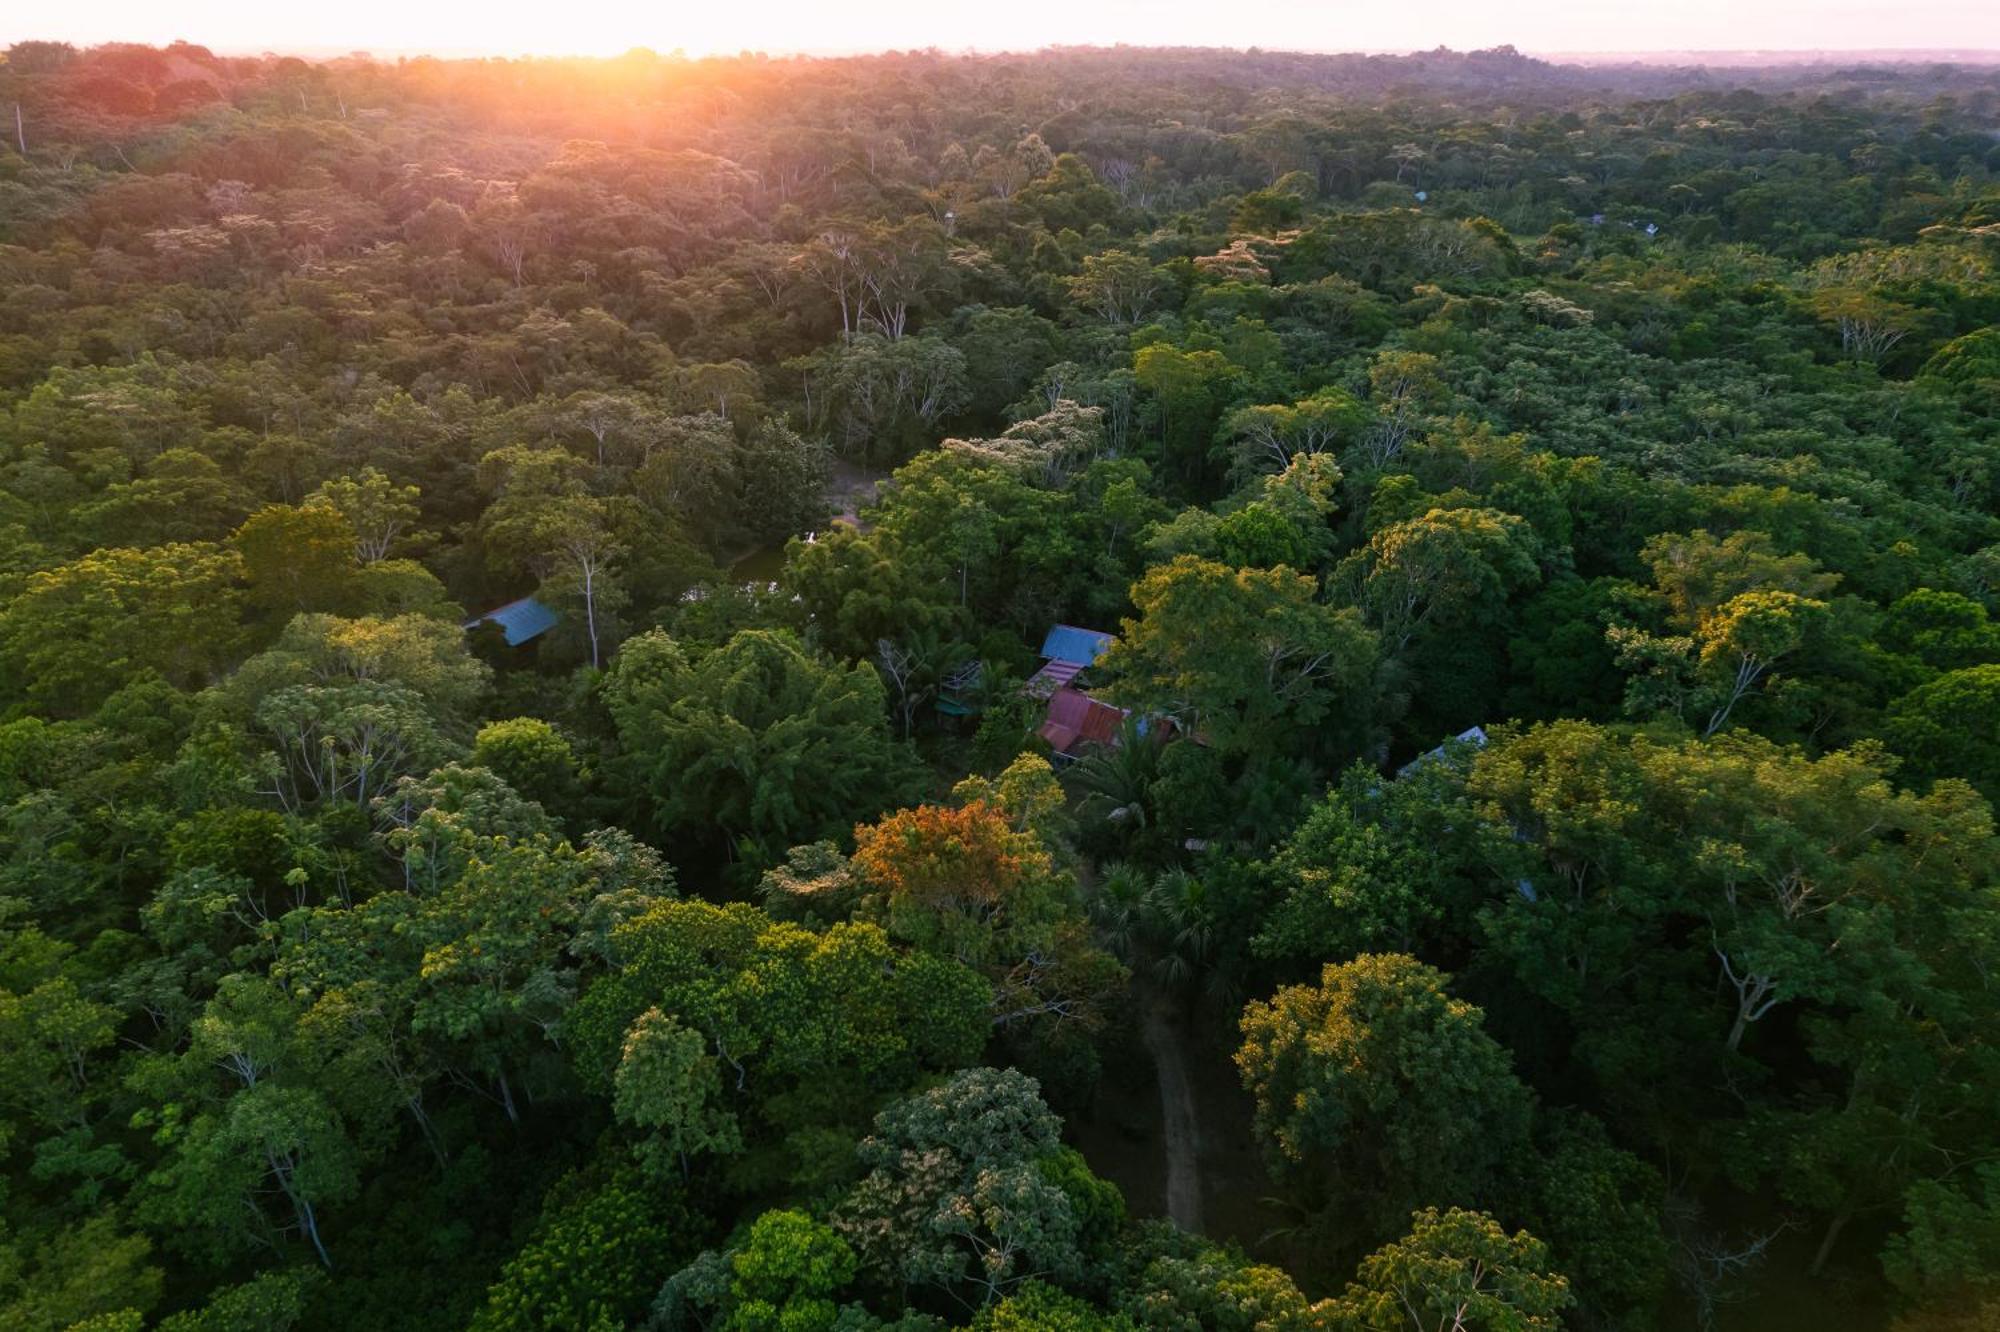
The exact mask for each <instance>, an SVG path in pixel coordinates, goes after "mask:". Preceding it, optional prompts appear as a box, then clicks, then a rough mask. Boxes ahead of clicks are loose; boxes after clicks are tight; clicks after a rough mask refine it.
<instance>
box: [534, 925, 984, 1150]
mask: <svg viewBox="0 0 2000 1332" xmlns="http://www.w3.org/2000/svg"><path fill="white" fill-rule="evenodd" d="M605 952H606V954H607V955H608V959H609V960H610V962H611V964H612V969H611V971H610V973H609V974H608V975H606V976H604V977H602V978H601V979H599V980H598V981H597V982H596V983H595V984H593V985H592V986H591V987H590V988H589V990H588V991H586V993H585V994H584V996H583V998H582V999H581V1000H580V1001H579V1003H578V1004H577V1006H576V1010H575V1012H574V1014H573V1015H571V1016H570V1017H569V1018H568V1019H567V1021H566V1023H565V1026H564V1031H565V1033H566V1039H567V1041H568V1043H569V1048H570V1049H571V1051H572V1056H573V1058H574V1060H575V1062H576V1065H577V1068H578V1071H579V1073H580V1074H581V1075H582V1076H583V1078H584V1080H585V1082H586V1084H587V1085H589V1086H592V1087H596V1088H603V1089H606V1090H610V1091H611V1092H612V1093H613V1095H614V1097H615V1098H618V1099H619V1100H621V1101H622V1103H623V1104H624V1106H625V1109H626V1112H627V1113H628V1115H630V1116H633V1117H634V1122H635V1123H642V1124H643V1121H644V1120H646V1119H653V1118H658V1119H659V1121H660V1122H659V1123H658V1124H656V1125H650V1127H657V1128H663V1129H675V1128H678V1129H680V1130H682V1131H684V1132H687V1133H688V1134H689V1135H690V1136H689V1137H688V1139H687V1141H688V1142H689V1143H690V1144H692V1143H693V1142H694V1136H693V1135H699V1136H700V1137H702V1138H705V1139H707V1140H708V1141H709V1143H710V1144H711V1145H712V1147H713V1149H714V1150H718V1151H728V1150H732V1149H731V1148H730V1147H728V1145H727V1141H728V1134H729V1132H730V1123H729V1120H730V1119H731V1118H732V1117H733V1119H734V1123H735V1126H736V1127H738V1128H740V1130H741V1136H742V1140H743V1142H744V1143H745V1144H746V1145H747V1146H748V1147H750V1148H751V1149H752V1150H753V1151H762V1152H763V1153H764V1154H765V1162H766V1166H765V1168H767V1169H768V1168H771V1166H772V1165H773V1164H776V1165H780V1166H782V1168H783V1169H784V1170H785V1171H786V1172H788V1173H792V1174H795V1175H796V1176H797V1177H799V1178H802V1179H808V1180H816V1179H823V1178H825V1177H826V1176H827V1175H828V1174H829V1173H833V1172H836V1171H837V1170H838V1169H840V1168H841V1163H839V1162H831V1161H827V1160H824V1159H822V1158H823V1156H824V1150H825V1136H824V1135H825V1134H826V1133H827V1131H828V1130H829V1129H833V1128H838V1127H841V1126H852V1127H859V1126H861V1125H864V1124H865V1123H866V1122H867V1116H868V1115H869V1114H870V1113H872V1112H873V1110H874V1109H875V1108H876V1107H877V1106H878V1105H879V1104H880V1098H881V1097H883V1096H885V1095H893V1094H896V1093H898V1092H901V1091H903V1090H905V1089H906V1088H907V1087H909V1086H910V1085H911V1084H912V1083H913V1082H914V1081H916V1079H918V1078H919V1077H921V1076H923V1075H924V1074H925V1073H926V1072H937V1071H945V1070H950V1069H955V1068H958V1067H961V1066H962V1065H964V1064H966V1063H968V1062H970V1061H971V1060H972V1059H973V1058H975V1057H976V1056H977V1054H978V1052H979V1051H980V1049H981V1048H982V1047H983V1045H984V1043H985V1039H986V1033H987V1031H988V1030H989V1027H990V1021H991V1019H990V1016H989V1009H990V1003H991V992H990V990H989V989H988V987H987V986H986V984H985V982H984V981H982V980H981V979H980V978H979V976H978V975H977V974H976V973H974V972H972V971H971V970H969V969H968V968H965V967H962V966H960V965H959V964H957V963H955V962H951V961H948V960H946V959H943V958H938V957H933V956H931V955H929V954H924V953H903V952H900V951H899V950H897V949H896V948H895V947H894V946H893V945H892V944H891V943H890V941H889V939H888V937H887V936H886V935H885V934H883V933H882V931H881V930H880V929H879V928H877V927H875V926H873V925H856V924H849V923H845V922H843V923H840V924H836V925H833V926H831V927H830V928H828V929H826V930H824V931H818V930H811V929H805V928H802V927H800V926H797V925H790V924H783V923H779V922H775V921H772V920H771V919H770V918H769V917H767V916H765V915H763V914H762V913H761V912H759V911H757V910H755V909H754V908H752V907H749V906H747V905H744V904H741V903H739V904H736V905H734V906H730V907H716V906H711V905H709V904H707V903H704V902H656V903H654V904H652V905H651V906H649V907H647V908H646V909H645V910H644V911H643V912H641V913H639V914H636V915H634V916H632V917H631V918H630V919H628V920H626V921H624V922H623V923H621V924H619V925H617V926H615V927H614V928H613V929H612V930H611V931H610V934H609V936H608V938H607V939H606V940H605ZM689 1032H692V1033H696V1034H697V1035H698V1037H699V1039H700V1041H701V1051H702V1055H703V1056H704V1057H705V1058H710V1059H713V1060H715V1061H716V1063H715V1065H714V1074H715V1076H716V1077H717V1078H719V1079H720V1091H721V1096H720V1100H719V1101H718V1100H716V1098H715V1097H714V1095H713V1093H714V1090H715V1088H714V1085H713V1084H712V1083H710V1082H709V1081H708V1074H707V1071H706V1070H707V1069H708V1068H709V1067H710V1066H709V1065H707V1064H705V1063H703V1062H701V1060H700V1059H697V1058H696V1057H695V1047H694V1045H693V1043H691V1042H689V1041H688V1040H687V1039H686V1036H685V1034H684V1033H689ZM635 1035H636V1037H637V1042H638V1043H637V1045H636V1046H635V1045H634V1038H635ZM666 1075H671V1077H667V1076H666ZM663 1078H664V1079H665V1080H664V1081H663ZM670 1110H671V1111H674V1112H676V1113H675V1114H674V1115H669V1114H667V1113H665V1112H667V1111H670ZM690 1149H692V1148H690ZM774 1152H775V1154H776V1158H777V1159H776V1161H775V1162H773V1160H772V1156H773V1153H774Z"/></svg>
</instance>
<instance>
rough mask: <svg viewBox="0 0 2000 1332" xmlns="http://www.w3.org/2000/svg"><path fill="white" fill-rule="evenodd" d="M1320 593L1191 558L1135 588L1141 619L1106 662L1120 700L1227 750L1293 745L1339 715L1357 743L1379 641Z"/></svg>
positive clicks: (1296, 579) (1284, 573) (1299, 577)
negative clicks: (1175, 721) (1167, 717)
mask: <svg viewBox="0 0 2000 1332" xmlns="http://www.w3.org/2000/svg"><path fill="white" fill-rule="evenodd" d="M1318 586H1319V585H1318V583H1317V582H1316V581H1315V580H1314V579H1312V578H1310V577H1308V576H1306V575H1304V574H1300V573H1295V572H1293V571H1292V570H1290V569H1287V568H1283V567H1280V568H1277V569H1231V568H1229V567H1227V566H1226V565H1222V564H1218V563H1216V562H1214V561H1212V560H1203V559H1199V558H1197V557H1195V556H1192V555H1183V556H1181V557H1179V558H1178V559H1175V560H1174V561H1173V562H1171V563H1169V564H1166V565H1159V566H1155V567H1154V568H1151V569H1149V570H1147V571H1146V573H1145V575H1144V576H1143V577H1142V578H1140V580H1139V581H1138V583H1136V584H1135V585H1134V586H1133V588H1132V604H1133V606H1134V607H1136V608H1137V610H1138V612H1139V618H1138V619H1136V620H1126V621H1125V623H1124V632H1123V633H1122V634H1121V635H1120V636H1119V638H1118V641H1117V642H1116V643H1115V644H1114V645H1113V646H1112V649H1111V651H1110V652H1109V653H1107V654H1106V656H1105V658H1104V660H1103V661H1102V662H1101V663H1100V665H1101V666H1102V667H1103V668H1104V669H1105V670H1106V671H1107V672H1109V673H1111V674H1112V675H1113V676H1114V677H1115V679H1116V681H1117V684H1116V689H1117V691H1118V694H1119V697H1121V698H1123V699H1124V700H1126V701H1128V702H1129V703H1131V704H1132V705H1134V706H1137V707H1142V708H1149V709H1154V710H1157V711H1160V712H1164V713H1167V714H1169V715H1172V716H1174V717H1176V718H1177V719H1179V720H1180V721H1181V723H1182V724H1183V725H1184V726H1186V727H1188V728H1189V729H1191V730H1193V731H1195V732H1196V733H1198V734H1201V735H1203V736H1204V737H1205V738H1206V739H1208V740H1209V741H1210V742H1211V743H1213V744H1214V745H1216V746H1217V747H1219V748H1221V749H1224V750H1228V751H1232V752H1250V751H1253V750H1257V749H1260V748H1262V747H1266V746H1275V747H1278V748H1289V747H1292V746H1293V745H1296V744H1297V743H1298V740H1297V737H1300V736H1301V734H1302V733H1305V732H1309V730H1310V728H1312V727H1315V726H1316V725H1318V724H1319V723H1321V722H1323V721H1325V720H1327V719H1328V718H1329V716H1334V717H1336V718H1337V719H1338V720H1340V721H1344V722H1345V723H1346V726H1347V728H1349V732H1348V733H1349V734H1352V733H1353V731H1354V730H1355V729H1358V728H1359V727H1360V726H1364V725H1365V724H1366V698H1367V690H1368V687H1369V685H1370V684H1371V682H1372V678H1373V673H1374V665H1375V662H1374V657H1375V638H1374V635H1373V634H1371V633H1369V632H1368V631H1367V630H1366V629H1364V628H1363V627H1362V625H1361V622H1360V619H1361V617H1360V615H1359V613H1358V612H1355V611H1353V610H1347V609H1335V608H1333V607H1331V606H1326V605H1323V604H1321V603H1320V602H1319V601H1318V600H1317V597H1316V593H1317V591H1318ZM1342 713H1344V714H1345V716H1344V717H1343V716H1341V715H1340V714H1342ZM1287 736H1290V737H1294V738H1293V739H1292V740H1291V742H1290V743H1289V744H1288V743H1287V740H1286V737H1287Z"/></svg>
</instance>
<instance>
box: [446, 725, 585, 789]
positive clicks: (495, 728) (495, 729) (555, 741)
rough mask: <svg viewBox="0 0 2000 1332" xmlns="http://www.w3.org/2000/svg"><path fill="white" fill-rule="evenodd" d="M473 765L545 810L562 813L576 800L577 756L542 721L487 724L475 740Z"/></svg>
mask: <svg viewBox="0 0 2000 1332" xmlns="http://www.w3.org/2000/svg"><path fill="white" fill-rule="evenodd" d="M471 762H472V763H473V765H474V766H476V767H481V768H490V769H492V770H493V771H494V772H496V773H498V774H499V775H500V777H501V779H502V780H504V781H505V782H506V783H507V785H509V786H511V787H513V788H514V789H515V790H516V791H519V792H520V793H521V794H522V795H524V796H526V797H527V798H528V799H530V800H534V801H537V802H539V803H540V804H541V805H542V806H543V807H544V808H546V809H549V810H551V811H556V812H560V811H562V810H564V809H567V808H568V807H569V806H570V804H571V803H572V802H573V801H574V800H575V799H576V796H577V791H578V781H577V761H576V752H575V751H574V750H573V749H572V748H571V747H570V743H569V741H568V740H567V739H566V738H565V737H564V736H563V734H562V733H561V732H560V731H558V730H556V728H555V727H553V726H551V725H550V724H549V723H548V722H545V721H543V720H542V719H541V718H539V717H510V718H508V719H507V720H505V721H495V722H488V723H487V724H486V725H484V726H482V727H480V728H479V732H478V734H476V735H474V736H473V737H472V754H471Z"/></svg>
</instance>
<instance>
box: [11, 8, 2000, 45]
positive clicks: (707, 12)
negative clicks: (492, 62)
mask: <svg viewBox="0 0 2000 1332" xmlns="http://www.w3.org/2000/svg"><path fill="white" fill-rule="evenodd" d="M9 8H10V10H11V11H12V12H11V13H9V14H7V15H4V16H0V45H5V44H7V43H11V42H14V41H19V40H23V39H27V38H45V39H52V40H61V41H70V42H75V43H77V44H79V45H90V44H96V43H98V42H106V41H138V42H149V43H154V44H164V43H166V42H170V41H173V40H175V39H177V38H179V39H185V40H187V41H190V42H196V43H199V44H201V45H204V46H208V47H211V48H213V49H215V50H217V51H219V52H224V53H229V54H242V53H255V52H261V51H289V52H300V53H310V54H332V53H338V52H344V51H349V50H369V51H374V52H377V53H379V54H384V55H388V54H410V53H416V52H421V51H427V52H434V53H436V54H440V55H466V54H490V55H523V54H534V55H571V54H574V55H614V54H617V53H618V52H620V51H625V50H629V49H630V48H632V47H635V46H647V47H651V48H653V49H654V50H657V51H662V52H665V51H671V50H674V49H677V48H678V49H681V50H684V51H686V52H687V53H688V54H690V55H707V54H712V53H716V52H724V53H730V52H735V51H739V50H762V51H769V52H771V53H773V54H779V53H789V52H797V51H804V52H813V53H836V52H840V53H845V52H855V51H879V50H888V49H910V48H917V47H927V46H936V47H941V48H943V49H946V50H952V51H957V50H964V49H977V50H1017V51H1018V50H1033V49H1035V48H1038V47H1042V46H1047V45H1051V44H1068V45H1076V44H1088V45H1110V44H1113V43H1119V42H1123V43H1126V44H1128V45H1135V46H1231V47H1246V46H1260V47H1264V48H1266V49H1271V50H1303V51H1412V50H1428V49H1430V48H1432V47H1436V46H1440V45H1442V46H1451V47H1455V48H1458V49H1460V50H1468V49H1474V48H1479V47H1488V46H1498V45H1501V44H1503V43H1511V44H1513V45H1514V46H1517V47H1519V48H1521V49H1522V50H1523V51H1528V52H1535V53H1562V52H1613V51H1617V52H1625V51H1629V52H1646V51H1746V50H1767V51H1815V50H1820V51H1839V50H1890V49H1902V50H1942V49H1951V50H1968V51H1969V50H2000V0H1899V2H1898V3H1893V4H1891V3H1882V2H1881V0H1874V2H1872V3H1857V2H1856V0H1653V2H1651V3H1648V2H1647V0H1611V2H1610V3H1577V2H1576V0H1518V2H1517V3H1515V4H1512V5H1503V4H1496V3H1494V2H1493V0H1405V3H1400V4H1395V3H1391V4H1384V3H1382V2H1381V0H1322V2H1320V3H1312V2H1311V0H1293V2H1291V3H1288V2H1287V0H1230V2H1229V3H1216V2H1215V0H1206V2H1205V3H1198V4H1197V3H1188V2H1186V0H1001V2H1000V3H990V2H989V3H978V2H975V3H965V2H964V0H957V2H954V0H882V2H880V3H850V4H848V5H845V6H842V5H840V4H837V3H828V2H827V0H761V2H759V0H749V2H747V3H736V4H730V3H727V2H726V0H723V2H721V3H717V2H716V0H704V2H703V3H687V2H686V0H665V2H664V3H658V4H652V5H644V6H641V5H635V4H629V3H628V4H619V3H617V2H616V0H567V2H566V3H564V2H561V0H558V3H549V4H541V5H524V4H511V3H509V4H472V3H467V2H466V0H342V2H341V3H337V4H292V5H283V4H272V3H270V0H184V2H183V3H179V4H163V3H160V0H143V2H142V0H85V2H84V3H82V4H75V5H72V6H70V7H69V8H68V9H67V10H64V9H62V8H58V7H52V6H35V7H34V8H33V9H32V10H31V9H30V8H29V6H27V5H26V4H20V5H18V6H9Z"/></svg>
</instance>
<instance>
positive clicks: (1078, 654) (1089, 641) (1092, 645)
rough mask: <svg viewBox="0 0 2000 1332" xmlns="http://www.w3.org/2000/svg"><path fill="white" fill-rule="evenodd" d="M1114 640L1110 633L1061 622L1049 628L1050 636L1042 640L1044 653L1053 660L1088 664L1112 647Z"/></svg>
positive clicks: (1078, 664) (1080, 664)
mask: <svg viewBox="0 0 2000 1332" xmlns="http://www.w3.org/2000/svg"><path fill="white" fill-rule="evenodd" d="M1112 641H1113V640H1112V637H1111V635H1110V634H1102V633H1099V632H1098V631H1097V630H1095V629H1079V628H1077V627H1076V626H1075V625H1073V624H1059V625H1057V626H1056V627H1055V628H1053V629H1051V630H1049V636H1048V637H1047V638H1045V639H1043V640H1042V655H1043V656H1044V657H1047V658H1049V659H1050V660H1051V661H1066V662H1069V663H1070V664H1072V665H1075V666H1088V665H1090V664H1091V663H1092V662H1094V661H1096V660H1097V659H1098V658H1099V657H1101V656H1103V655H1104V654H1105V652H1106V651H1108V650H1109V649H1110V647H1111V644H1112Z"/></svg>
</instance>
